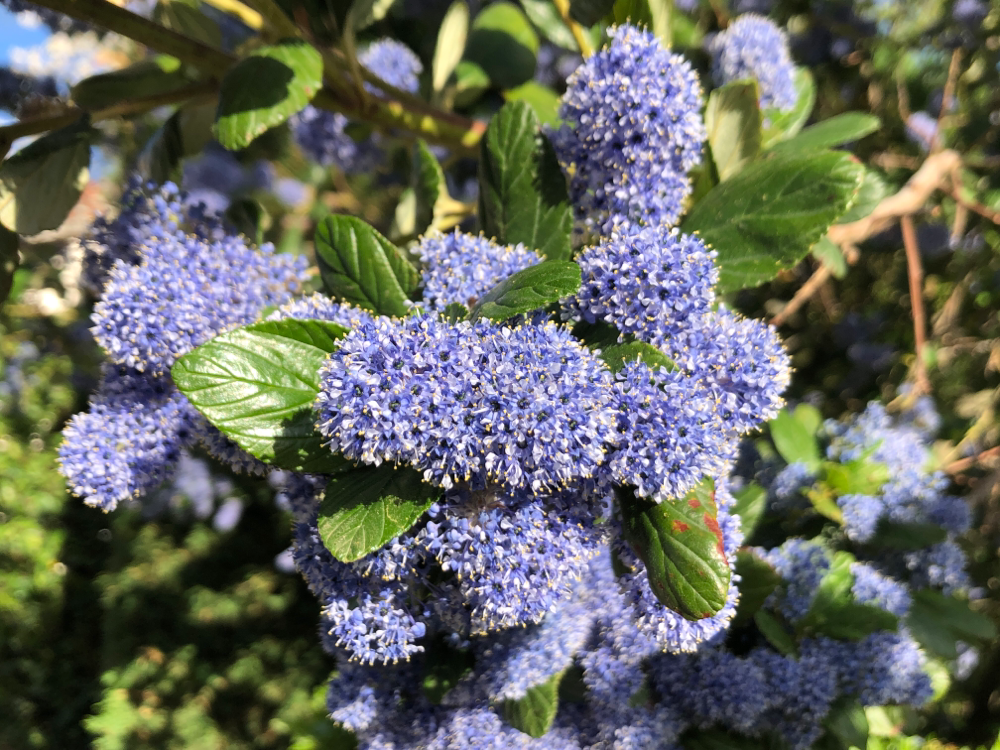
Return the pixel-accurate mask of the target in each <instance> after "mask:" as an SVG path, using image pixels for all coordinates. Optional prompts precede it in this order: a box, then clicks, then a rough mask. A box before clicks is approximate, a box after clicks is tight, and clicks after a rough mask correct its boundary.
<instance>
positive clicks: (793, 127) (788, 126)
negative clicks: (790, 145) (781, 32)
mask: <svg viewBox="0 0 1000 750" xmlns="http://www.w3.org/2000/svg"><path fill="white" fill-rule="evenodd" d="M794 75H795V91H796V94H797V95H798V96H797V97H796V100H795V106H794V107H793V108H792V109H791V110H789V111H788V112H779V111H778V110H777V109H775V108H773V107H769V108H767V109H765V110H764V111H763V112H762V113H761V114H762V115H763V131H762V133H761V145H762V146H763V147H764V148H770V147H771V146H773V145H774V144H775V143H777V142H778V141H781V140H784V139H786V138H791V137H792V136H794V135H795V134H796V133H798V132H799V131H800V130H802V126H803V125H805V124H806V121H807V120H808V119H809V115H811V114H812V111H813V107H814V106H815V104H816V82H815V81H814V80H813V76H812V73H810V72H809V70H808V69H807V68H798V67H797V68H795V74H794Z"/></svg>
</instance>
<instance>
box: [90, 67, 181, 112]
mask: <svg viewBox="0 0 1000 750" xmlns="http://www.w3.org/2000/svg"><path fill="white" fill-rule="evenodd" d="M190 82H191V79H190V78H188V77H187V76H186V75H184V73H183V71H182V70H181V69H179V68H173V69H169V66H167V67H165V66H164V65H162V64H161V62H160V61H157V60H142V61H140V62H137V63H135V64H134V65H130V66H128V67H127V68H123V69H121V70H115V71H112V72H110V73H101V74H99V75H96V76H91V77H90V78H84V79H83V80H82V81H80V82H79V83H78V84H76V85H75V86H74V87H73V88H72V89H71V90H70V97H72V99H73V102H74V103H75V104H76V105H77V106H78V107H82V108H83V109H91V110H93V109H100V108H102V107H110V106H111V105H112V104H117V103H119V102H122V101H125V100H126V99H131V98H134V97H137V96H154V95H156V94H164V93H166V92H168V91H173V90H174V89H179V88H181V87H182V86H186V85H187V84H188V83H190Z"/></svg>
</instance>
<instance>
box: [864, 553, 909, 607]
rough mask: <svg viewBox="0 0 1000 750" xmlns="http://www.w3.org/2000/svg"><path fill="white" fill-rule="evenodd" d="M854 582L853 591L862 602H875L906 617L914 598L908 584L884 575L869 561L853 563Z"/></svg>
mask: <svg viewBox="0 0 1000 750" xmlns="http://www.w3.org/2000/svg"><path fill="white" fill-rule="evenodd" d="M851 573H853V574H854V584H853V585H852V586H851V593H852V594H853V595H854V598H855V599H856V600H857V601H859V602H861V603H862V604H873V605H875V606H876V607H879V608H880V609H884V610H885V611H886V612H891V613H892V614H894V615H896V616H897V617H905V616H906V613H907V612H909V611H910V604H912V603H913V599H912V597H911V596H910V592H909V591H907V589H906V586H905V585H904V584H902V583H900V582H899V581H897V580H894V579H892V578H890V577H889V576H886V575H882V573H880V572H879V571H878V570H877V569H875V568H873V567H872V566H871V565H868V564H867V563H852V564H851Z"/></svg>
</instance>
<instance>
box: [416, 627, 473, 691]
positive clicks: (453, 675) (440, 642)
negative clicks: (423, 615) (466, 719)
mask: <svg viewBox="0 0 1000 750" xmlns="http://www.w3.org/2000/svg"><path fill="white" fill-rule="evenodd" d="M426 649H427V656H426V661H425V662H424V664H425V666H424V680H423V683H422V685H421V687H423V690H424V695H425V696H426V697H427V700H429V701H430V702H431V703H432V704H434V705H435V706H440V705H441V702H442V701H443V700H444V697H445V695H447V693H448V691H449V690H451V689H452V688H453V687H455V686H456V685H457V684H458V683H459V681H460V680H461V679H462V677H464V676H465V675H466V674H468V673H469V672H471V671H472V668H473V666H474V665H475V662H476V659H475V656H474V655H473V653H472V651H471V649H468V648H465V649H459V648H456V647H455V646H452V645H451V644H450V643H449V642H448V639H447V637H446V636H445V635H444V634H439V635H438V636H437V637H436V638H434V640H433V641H431V643H430V644H429V645H428V646H426Z"/></svg>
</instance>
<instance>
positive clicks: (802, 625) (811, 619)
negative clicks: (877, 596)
mask: <svg viewBox="0 0 1000 750" xmlns="http://www.w3.org/2000/svg"><path fill="white" fill-rule="evenodd" d="M853 562H854V556H853V555H851V554H850V553H848V552H843V551H841V552H836V553H834V555H833V562H832V563H831V565H830V570H828V571H827V573H826V575H825V576H823V580H822V581H820V584H819V588H818V589H817V591H816V595H815V597H814V599H813V603H812V605H811V606H810V607H809V611H808V612H807V613H806V615H805V617H803V618H802V619H801V620H800V621H799V622H798V624H797V628H798V630H799V632H800V633H807V632H817V633H821V634H823V635H827V636H830V637H831V638H841V639H844V640H852V641H858V640H861V639H862V638H864V637H865V636H866V635H870V634H871V633H874V632H876V631H878V630H895V629H896V627H897V626H898V624H899V618H898V617H896V615H894V614H892V613H891V612H886V611H885V610H884V609H881V608H880V607H876V606H874V605H872V604H859V603H858V602H857V601H855V599H854V594H853V593H852V592H851V588H852V587H853V586H854V573H852V572H851V564H852V563H853Z"/></svg>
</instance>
